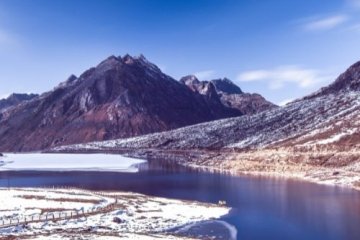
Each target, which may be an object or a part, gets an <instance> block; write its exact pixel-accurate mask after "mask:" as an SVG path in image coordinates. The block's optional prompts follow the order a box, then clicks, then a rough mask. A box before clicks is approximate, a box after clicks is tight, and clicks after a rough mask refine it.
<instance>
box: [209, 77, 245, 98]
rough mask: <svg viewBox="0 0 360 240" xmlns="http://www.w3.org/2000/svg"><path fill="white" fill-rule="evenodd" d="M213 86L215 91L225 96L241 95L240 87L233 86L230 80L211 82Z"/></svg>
mask: <svg viewBox="0 0 360 240" xmlns="http://www.w3.org/2000/svg"><path fill="white" fill-rule="evenodd" d="M211 82H212V83H213V84H214V86H215V88H216V91H217V92H220V93H227V94H242V93H243V91H242V90H241V88H240V87H238V86H237V85H235V84H234V83H233V82H232V81H231V80H230V79H228V78H221V79H215V80H211Z"/></svg>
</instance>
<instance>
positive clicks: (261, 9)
mask: <svg viewBox="0 0 360 240" xmlns="http://www.w3.org/2000/svg"><path fill="white" fill-rule="evenodd" d="M126 53H129V54H131V55H139V54H140V53H142V54H144V55H145V56H146V57H147V58H148V59H149V60H150V61H152V62H154V63H155V64H157V65H158V66H159V67H160V68H161V69H162V70H163V71H164V72H165V73H167V74H169V75H171V76H173V77H174V78H176V79H179V78H180V77H182V76H184V75H187V74H194V73H195V74H196V75H197V76H198V77H199V78H200V79H212V78H217V77H228V78H230V79H232V80H233V81H234V82H236V83H237V84H238V85H239V86H240V87H241V88H242V89H243V90H244V91H246V92H258V93H260V94H262V95H263V96H265V97H266V98H268V99H269V100H271V101H273V102H275V103H278V104H279V103H283V102H284V101H287V100H289V99H294V98H298V97H301V96H303V95H305V94H308V93H310V92H312V91H314V90H317V89H318V88H319V87H321V86H324V85H326V84H328V83H329V82H331V81H332V80H334V78H335V77H336V76H337V75H338V74H339V73H341V72H342V71H344V70H345V69H346V68H347V67H348V66H350V65H351V64H353V63H355V62H356V61H358V60H360V0H291V1H289V0H263V1H260V0H238V1H236V0H198V1H197V0H192V1H190V0H188V1H187V0H178V1H176V0H172V1H171V0H147V1H145V0H118V1H111V0H97V1H95V0H86V1H81V0H76V1H75V0H47V1H45V0H1V1H0V86H1V87H0V97H3V96H6V95H7V94H9V93H12V92H35V93H41V92H44V91H47V90H50V89H52V88H53V87H54V86H55V85H57V84H58V83H59V82H61V81H64V80H65V79H66V78H67V77H68V76H69V75H70V74H72V73H74V74H76V75H79V74H80V73H82V72H83V71H84V70H86V69H88V68H89V67H91V66H94V65H96V64H97V63H99V62H100V61H101V60H103V59H105V58H106V57H108V56H109V55H124V54H126Z"/></svg>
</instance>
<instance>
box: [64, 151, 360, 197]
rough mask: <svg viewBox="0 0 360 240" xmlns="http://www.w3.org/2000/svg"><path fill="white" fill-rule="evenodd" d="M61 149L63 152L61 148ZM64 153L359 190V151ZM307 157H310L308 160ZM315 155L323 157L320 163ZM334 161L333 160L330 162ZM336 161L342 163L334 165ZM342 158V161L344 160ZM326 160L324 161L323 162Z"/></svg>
mask: <svg viewBox="0 0 360 240" xmlns="http://www.w3.org/2000/svg"><path fill="white" fill-rule="evenodd" d="M61 152H64V150H62V151H61ZM65 152H67V153H85V152H86V153H98V152H105V153H108V154H121V155H124V156H127V157H133V158H142V159H148V160H153V161H161V162H165V163H169V164H173V163H176V164H178V165H180V166H183V167H187V168H190V169H194V170H202V171H208V172H217V173H225V174H230V175H234V176H244V175H246V176H265V177H276V178H285V179H293V180H298V181H305V182H311V183H316V184H321V185H330V186H336V187H346V188H351V189H354V190H357V191H360V165H357V164H353V162H352V161H348V160H347V159H348V158H350V157H348V155H350V154H351V159H357V158H359V159H360V152H358V151H357V152H355V153H349V152H348V151H328V152H327V151H319V152H316V151H295V150H294V149H280V150H279V149H264V150H249V151H241V152H234V151H232V150H230V149H226V150H223V151H209V150H198V149H196V150H161V149H137V150H134V149H106V148H105V149H86V150H80V149H76V150H70V151H69V149H68V150H65ZM309 159H310V160H309ZM318 159H322V160H321V162H320V163H319V160H318ZM333 162H335V163H333ZM337 162H341V164H339V165H336V164H337ZM344 162H345V163H344ZM324 163H326V164H324Z"/></svg>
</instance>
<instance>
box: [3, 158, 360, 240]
mask: <svg viewBox="0 0 360 240" xmlns="http://www.w3.org/2000/svg"><path fill="white" fill-rule="evenodd" d="M69 157H71V155H69ZM0 186H2V187H6V186H11V187H49V186H72V187H79V188H86V189H92V190H121V191H132V192H138V193H143V194H148V195H154V196H160V197H168V198H176V199H187V200H197V201H203V202H211V203H217V202H218V201H219V200H225V201H226V202H227V205H228V206H230V207H232V208H233V210H232V211H231V213H230V214H229V215H228V216H225V217H223V218H222V219H220V220H221V221H224V222H226V223H228V224H230V225H232V226H234V227H235V228H236V230H237V239H302V240H303V239H360V227H359V226H360V192H358V191H354V190H351V189H348V188H341V187H334V186H325V185H318V184H313V183H307V182H301V181H295V180H286V179H280V178H268V177H252V176H229V175H223V174H217V173H206V172H200V171H195V170H191V169H187V168H184V167H179V166H173V165H171V166H169V165H168V164H162V163H159V162H153V161H151V162H149V163H146V164H140V166H139V171H138V172H106V171H101V172H95V171H94V172H87V171H64V172H54V171H33V170H31V171H4V172H0ZM216 223H217V222H216V221H214V222H208V223H204V225H202V226H201V225H199V226H197V228H193V229H187V231H184V232H186V234H188V233H194V234H195V235H196V234H199V233H202V232H210V231H212V232H214V236H217V238H218V239H226V238H228V235H227V234H223V233H222V232H223V231H224V229H223V228H222V229H219V228H221V227H220V226H219V225H217V224H216ZM194 229H195V230H194ZM178 230H179V229H176V231H178ZM204 234H205V233H204Z"/></svg>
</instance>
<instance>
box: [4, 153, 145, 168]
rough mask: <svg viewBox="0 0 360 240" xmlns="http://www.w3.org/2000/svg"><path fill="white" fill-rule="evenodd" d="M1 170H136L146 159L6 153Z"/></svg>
mask: <svg viewBox="0 0 360 240" xmlns="http://www.w3.org/2000/svg"><path fill="white" fill-rule="evenodd" d="M2 161H3V163H1V162H0V171H6V170H40V171H73V170H76V171H116V172H136V171H137V170H138V169H137V167H136V166H135V165H136V164H140V163H144V162H146V161H144V160H140V159H134V158H128V157H124V156H121V155H115V154H48V153H46V154H45V153H27V154H6V155H5V157H4V158H3V159H2Z"/></svg>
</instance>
